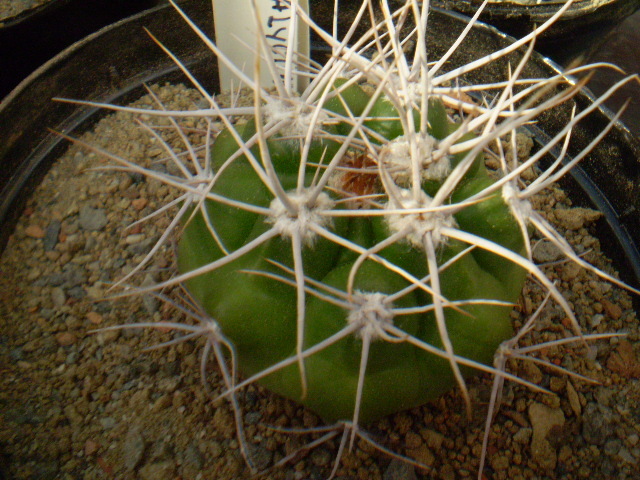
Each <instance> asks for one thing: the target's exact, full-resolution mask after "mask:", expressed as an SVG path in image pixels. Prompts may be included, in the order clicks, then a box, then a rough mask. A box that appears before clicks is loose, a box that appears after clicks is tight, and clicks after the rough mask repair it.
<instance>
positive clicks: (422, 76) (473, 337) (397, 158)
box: [115, 0, 620, 445]
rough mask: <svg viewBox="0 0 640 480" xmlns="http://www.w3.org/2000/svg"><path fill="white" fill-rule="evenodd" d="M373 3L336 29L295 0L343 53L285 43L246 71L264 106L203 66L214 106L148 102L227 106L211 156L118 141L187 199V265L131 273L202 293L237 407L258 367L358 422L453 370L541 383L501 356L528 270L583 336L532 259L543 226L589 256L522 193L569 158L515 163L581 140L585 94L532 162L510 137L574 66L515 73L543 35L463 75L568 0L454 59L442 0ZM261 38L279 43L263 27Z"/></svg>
mask: <svg viewBox="0 0 640 480" xmlns="http://www.w3.org/2000/svg"><path fill="white" fill-rule="evenodd" d="M374 3H376V2H373V1H371V0H363V2H362V5H361V8H360V9H359V10H358V12H357V13H356V15H355V19H354V28H352V29H349V31H348V32H347V33H346V34H345V36H344V37H343V38H341V39H339V38H338V36H337V32H335V31H334V32H331V33H329V32H326V31H324V30H322V29H321V28H320V27H319V26H318V25H316V23H315V22H314V21H313V19H311V18H310V17H309V15H308V14H307V13H306V12H305V11H304V10H303V9H301V8H299V6H298V4H297V2H296V1H295V0H292V1H291V2H290V4H289V8H290V10H291V13H292V14H293V15H297V17H298V19H299V21H300V22H302V23H304V24H306V25H309V26H310V28H312V29H313V31H314V32H315V33H316V34H317V35H318V36H319V37H320V38H321V39H322V40H323V41H325V42H326V44H327V45H328V46H329V47H330V49H331V51H332V55H331V58H330V59H329V60H328V61H327V62H326V63H325V64H324V65H317V64H315V63H314V62H313V61H311V60H310V59H300V58H298V59H295V60H293V58H295V57H293V56H292V57H289V60H288V61H289V62H293V63H291V64H288V65H286V66H285V67H284V68H283V69H282V70H279V69H278V65H277V64H274V67H273V71H274V82H275V88H274V89H273V90H267V89H265V88H263V86H261V85H260V83H259V80H258V79H259V75H258V73H259V72H256V75H255V77H254V78H249V77H246V76H244V75H242V74H239V76H240V80H241V81H242V82H243V83H244V84H245V85H246V86H248V87H249V88H250V89H251V91H252V95H253V100H254V101H253V106H251V107H236V106H231V107H222V106H220V105H219V104H218V102H217V100H216V98H215V97H214V96H212V95H210V94H209V93H208V92H206V91H205V90H204V89H203V88H202V87H200V86H199V85H198V84H197V83H196V87H197V88H199V89H200V90H201V92H202V93H203V96H204V97H205V99H206V100H207V101H208V103H209V108H207V109H202V110H200V111H190V112H188V113H185V112H170V111H156V112H149V111H144V113H146V114H149V113H151V114H156V115H163V116H169V117H171V116H178V115H186V114H188V115H190V116H203V117H205V118H208V119H210V120H209V125H210V129H211V130H213V119H216V120H218V121H221V122H222V123H223V124H224V129H223V130H222V131H221V132H220V133H218V134H217V137H216V139H215V141H214V142H213V144H209V142H207V144H206V154H205V156H204V159H203V158H200V157H198V156H197V155H196V154H195V153H194V152H193V151H192V150H191V149H190V147H189V148H188V149H187V151H188V153H189V155H188V158H189V159H190V163H187V162H185V161H184V160H183V159H182V158H181V157H178V156H177V155H176V153H175V152H173V151H171V150H170V149H168V154H169V155H170V157H171V158H172V159H173V160H174V162H175V164H176V165H177V167H178V172H179V174H176V175H172V174H169V173H161V172H157V171H154V170H151V169H145V168H143V167H141V166H138V165H135V164H132V163H131V162H128V161H127V160H125V159H121V158H115V160H116V161H117V162H118V163H119V164H120V166H121V167H122V166H124V168H126V169H129V170H132V171H136V172H141V173H143V174H145V175H148V176H149V177H152V178H156V179H160V180H161V181H163V182H165V183H166V184H168V185H170V186H172V187H175V188H177V189H178V191H180V192H181V195H180V196H179V200H178V202H177V203H180V204H181V208H180V209H179V211H178V213H177V215H176V217H175V219H174V221H173V222H172V223H171V225H170V228H169V230H168V231H167V233H166V234H165V235H163V237H162V238H161V239H160V240H159V244H161V243H162V242H165V241H166V240H167V238H168V237H169V232H170V231H171V230H172V229H176V230H177V229H178V226H179V225H182V227H181V229H180V232H181V233H180V240H179V247H178V267H179V271H180V273H179V274H177V275H176V276H175V277H173V278H172V279H170V280H168V281H165V282H163V283H161V284H158V285H155V286H152V287H143V288H139V289H137V291H138V292H140V293H149V292H151V291H154V290H159V289H162V288H166V287H169V286H171V285H176V284H184V285H186V287H187V288H188V290H189V291H190V293H191V294H192V295H193V296H194V298H195V299H196V300H197V302H198V304H199V305H200V307H201V308H202V309H203V310H204V311H205V312H206V316H205V317H204V318H202V326H201V327H190V328H189V329H187V331H191V332H192V333H193V332H195V331H199V332H200V333H203V334H206V336H207V338H208V344H207V345H208V347H207V349H206V351H205V355H206V354H207V353H208V352H209V349H210V348H214V349H215V352H216V354H217V358H218V361H219V362H220V364H221V368H222V369H223V373H224V374H225V378H226V380H227V391H226V393H225V394H224V396H225V397H228V398H230V399H231V400H232V401H233V402H234V406H236V408H237V402H236V401H235V393H236V392H237V391H238V390H239V389H241V388H242V387H244V386H246V385H248V384H250V383H252V382H256V381H259V382H261V383H262V384H263V385H265V386H267V387H268V388H270V389H272V390H273V391H275V392H277V393H279V394H281V395H284V396H287V397H289V398H292V399H294V400H296V401H299V402H301V403H303V404H305V405H307V406H308V407H310V408H311V409H312V410H314V411H315V412H317V413H318V414H320V416H322V417H323V418H324V419H325V420H327V421H328V422H336V423H337V424H338V425H340V428H345V429H347V430H349V431H351V433H352V435H351V438H352V439H353V437H354V435H356V434H361V431H360V427H359V425H360V424H364V423H366V422H370V421H372V420H375V419H377V418H380V417H381V416H383V415H386V414H389V413H392V412H396V411H399V410H402V409H406V408H411V407H414V406H418V405H420V404H422V403H424V402H426V401H428V400H430V399H432V398H434V397H435V396H437V395H440V394H441V393H442V392H444V391H446V390H449V389H451V388H452V387H454V386H456V385H457V386H458V387H459V388H460V389H461V391H462V393H463V395H464V398H465V400H466V402H467V406H469V403H470V400H469V396H468V394H467V391H466V383H465V378H466V377H468V376H469V375H470V374H471V373H472V371H485V372H490V373H492V374H494V375H495V377H496V381H498V382H502V381H503V380H504V379H505V378H506V379H511V380H515V381H519V382H521V383H524V384H528V383H527V382H526V381H524V380H520V379H518V378H516V377H514V376H512V375H510V374H509V373H507V372H506V371H504V359H505V358H506V357H507V356H508V355H509V354H510V352H513V351H514V348H516V343H517V341H518V339H519V338H520V336H521V335H522V332H519V333H518V334H517V335H516V336H514V335H513V332H512V327H511V322H510V318H509V312H510V309H511V307H512V305H513V304H514V303H515V302H516V300H517V298H518V296H519V295H520V291H521V289H522V285H523V282H524V278H525V276H526V275H527V274H529V275H531V276H533V277H534V278H535V279H536V280H537V281H538V282H539V283H540V284H541V285H543V286H544V288H545V289H546V290H547V291H548V294H549V297H550V298H552V299H553V300H554V301H556V302H557V303H558V304H559V305H560V306H561V307H562V308H563V309H564V311H565V313H566V315H567V317H568V318H569V319H570V321H571V323H572V325H573V328H574V330H575V333H576V338H575V340H583V339H585V338H587V336H584V335H582V334H581V333H580V329H579V326H578V322H577V320H576V318H575V315H574V313H573V312H572V310H571V308H570V306H569V304H568V302H567V301H566V300H565V299H564V298H563V297H562V295H561V294H560V293H559V292H558V290H557V288H556V287H555V286H554V285H553V283H552V282H551V281H550V280H549V279H548V278H547V277H546V276H545V274H544V273H543V272H542V271H541V269H540V268H539V266H537V265H536V264H535V263H534V262H533V261H532V258H531V247H530V240H529V238H530V236H529V231H530V230H531V229H536V230H537V231H538V232H539V233H541V234H542V235H543V236H544V237H546V238H548V239H549V240H550V241H551V242H553V243H555V244H556V245H557V246H558V247H559V248H560V249H561V250H562V251H563V253H564V254H565V255H566V256H567V258H569V259H570V260H572V261H574V262H576V263H578V264H580V265H581V266H584V267H585V268H589V269H591V270H594V271H595V268H594V267H592V266H590V265H589V264H587V263H586V262H585V261H584V260H582V259H581V258H580V257H579V256H578V255H576V254H575V253H574V252H573V250H572V249H571V247H570V246H569V245H568V243H567V242H566V241H565V240H564V239H562V237H560V236H559V235H558V234H556V233H555V231H554V230H553V227H551V226H550V225H549V224H548V223H547V222H546V221H545V220H544V219H543V218H542V217H541V216H540V215H538V214H537V213H536V212H535V211H534V210H533V209H532V208H531V205H530V204H529V200H528V199H529V198H530V197H531V196H532V195H533V194H535V193H537V192H538V191H539V190H540V189H542V188H544V187H545V186H547V185H549V184H550V183H552V182H554V181H556V180H557V179H558V178H559V177H560V176H561V175H563V174H564V173H565V172H566V171H567V169H568V168H570V166H569V167H561V162H560V160H559V161H558V162H556V163H554V164H553V165H552V166H551V167H550V168H549V169H548V170H547V171H546V172H544V173H543V175H541V177H540V180H539V181H535V182H533V183H531V184H529V185H526V184H524V183H523V182H521V181H520V175H521V174H522V172H524V171H525V170H527V169H528V168H530V167H532V166H534V165H536V164H537V162H538V161H539V159H540V158H541V157H542V156H544V155H545V154H546V153H548V152H549V151H550V149H551V148H553V147H554V146H555V145H562V144H564V143H566V142H568V139H569V137H570V134H571V130H572V128H573V127H574V126H575V125H576V124H577V123H578V122H579V121H580V119H581V118H583V117H584V116H585V115H586V114H588V111H584V112H580V113H578V114H575V115H574V116H573V117H572V118H571V120H570V121H569V122H568V124H567V126H566V128H565V129H563V130H562V131H560V133H558V134H557V135H556V136H555V137H554V138H553V139H552V140H551V142H550V143H549V145H546V146H544V147H542V148H541V149H540V150H539V151H538V152H535V153H532V154H531V155H530V156H529V157H528V159H526V161H524V162H523V163H518V161H517V155H516V150H517V141H516V138H517V133H518V132H519V131H520V130H521V129H522V127H524V126H526V125H527V123H529V122H531V121H533V120H535V119H536V117H537V116H538V115H540V114H541V113H542V112H545V111H548V110H550V109H553V108H554V107H556V106H557V105H558V104H561V103H563V102H567V101H569V100H570V99H571V98H572V96H573V95H575V94H576V92H577V91H579V89H580V88H581V85H580V84H574V83H572V82H568V81H567V79H568V77H567V76H565V75H558V76H556V77H553V78H548V79H533V80H531V79H527V78H522V76H521V75H522V71H523V69H524V67H525V65H526V63H527V62H528V61H529V58H530V55H531V52H532V47H531V46H530V47H529V48H528V50H527V51H526V52H524V53H523V54H522V55H521V57H520V60H519V62H518V63H517V64H515V65H513V66H512V68H513V71H510V72H508V75H507V76H506V79H505V80H504V81H498V82H495V83H493V84H482V85H473V84H469V83H464V82H463V81H462V80H461V78H462V76H463V75H464V74H467V73H468V72H469V71H472V70H474V69H476V68H480V67H482V66H484V65H487V64H489V63H491V62H493V61H495V60H496V59H497V58H501V57H504V56H506V55H507V54H509V53H511V52H513V51H515V50H517V49H518V48H520V47H521V46H522V45H525V44H527V43H528V42H531V39H532V38H534V37H535V35H536V34H538V33H540V32H541V31H543V30H544V29H545V28H547V27H548V25H550V24H551V23H553V21H555V19H556V18H557V17H558V16H559V15H561V14H562V12H563V11H564V9H566V8H568V6H569V5H570V3H571V2H568V3H567V4H566V5H565V6H563V7H562V8H561V9H560V10H559V12H558V14H557V15H555V16H554V17H552V19H551V20H550V21H549V22H547V23H545V24H544V25H542V26H541V27H539V28H538V29H537V30H536V32H534V33H533V34H532V35H530V36H528V37H525V38H524V39H522V40H520V41H518V42H516V43H515V44H513V45H511V46H508V47H505V48H503V49H502V50H499V51H497V52H494V53H493V54H492V55H490V56H486V57H482V58H479V59H474V60H473V61H471V62H469V63H468V64H466V65H463V66H461V67H459V68H455V69H453V70H450V71H448V72H445V71H444V70H443V69H444V66H445V64H446V62H447V60H448V59H449V57H450V56H451V55H452V53H453V51H454V50H455V49H456V48H457V46H458V43H459V42H455V43H454V44H453V46H452V47H451V49H450V50H449V51H448V52H446V53H445V54H444V56H442V57H441V58H439V59H436V60H435V62H434V61H431V62H429V61H427V53H428V52H427V51H426V47H425V45H426V38H427V28H428V22H427V19H428V15H429V2H427V1H424V2H419V1H417V0H406V1H404V2H400V3H401V4H400V5H399V7H398V8H397V9H396V10H394V11H392V10H391V8H390V6H389V3H390V2H386V1H383V2H381V7H380V8H379V9H378V8H376V7H375V5H374ZM176 8H178V7H177V6H176ZM185 19H186V21H189V22H190V20H189V19H188V18H187V17H186V16H185ZM366 19H369V21H370V26H369V27H367V28H365V29H364V33H361V34H359V36H357V37H356V35H355V33H354V32H355V31H356V29H355V26H360V25H362V24H364V23H365V20H366ZM474 22H475V19H474V20H472V21H471V23H470V25H473V23H474ZM192 25H193V24H192ZM193 28H194V29H195V30H196V31H198V32H199V30H198V29H197V27H196V26H195V25H193ZM199 33H200V35H201V36H202V37H203V38H205V36H204V34H203V33H202V32H199ZM462 35H463V37H464V35H466V31H465V32H463V34H462ZM205 40H206V41H207V42H208V44H209V45H210V46H211V47H212V48H213V49H214V51H215V52H216V53H217V54H218V55H221V53H220V52H218V51H217V49H215V45H213V44H212V42H211V41H209V40H208V39H206V38H205ZM257 41H258V44H259V46H260V48H261V49H262V54H263V55H264V56H265V57H266V58H270V52H269V50H268V45H267V44H266V42H265V41H264V39H261V38H258V39H257ZM410 45H413V46H414V48H409V46H410ZM530 45H532V43H531V44H530ZM181 67H182V66H181ZM182 68H184V67H182ZM256 68H259V67H256ZM584 68H585V67H583V69H584ZM296 69H298V71H296ZM579 70H580V69H577V70H576V72H577V71H579ZM291 72H296V73H299V74H303V75H308V76H309V78H310V82H309V85H308V87H307V88H306V89H305V90H304V91H303V92H301V93H299V94H298V93H295V92H292V90H291V88H290V85H291V84H292V83H293V82H292V79H291V78H287V75H290V74H291ZM569 73H571V72H569ZM459 79H460V81H458V80H459ZM560 84H565V88H556V87H557V86H558V85H560ZM612 91H613V90H612ZM609 94H610V92H608V93H607V94H605V96H603V98H602V99H599V100H597V101H596V102H595V103H594V106H593V108H597V106H598V105H599V104H600V103H601V102H602V101H603V100H604V99H605V98H606V96H608V95H609ZM481 96H484V97H483V98H484V99H482V98H481ZM473 98H476V100H474V99H473ZM232 118H234V119H237V118H241V120H239V121H236V120H234V121H232ZM209 133H211V132H209ZM501 141H506V144H507V145H509V146H510V147H509V148H510V149H511V152H510V153H511V154H512V158H513V160H512V161H507V159H506V153H505V152H504V151H503V150H502V146H501V145H502V144H501V143H500V142H501ZM496 145H498V146H499V148H498V149H497V150H498V152H497V153H495V148H493V150H492V147H495V146H496ZM587 153H588V150H585V151H583V152H581V153H580V154H579V155H577V156H576V159H577V160H579V159H580V158H582V157H583V156H585V155H586V154H587ZM487 155H489V156H491V157H492V158H496V157H497V158H498V160H499V162H500V168H499V169H498V171H495V172H490V171H488V170H487V168H486V167H485V162H484V161H485V157H486V156H487ZM563 155H564V150H563ZM577 160H576V161H577ZM157 248H158V246H156V248H154V249H153V250H152V252H151V253H150V254H149V255H148V256H147V258H145V260H144V261H143V262H142V263H141V264H140V265H139V266H138V267H137V269H136V270H134V272H132V274H134V273H135V272H136V271H138V270H140V269H141V268H143V266H144V265H145V264H146V263H147V261H148V260H149V258H151V256H152V255H153V253H154V252H155V251H156V250H157ZM597 273H598V274H599V275H600V276H601V277H604V278H607V279H608V280H611V281H613V282H614V283H617V284H620V282H619V281H618V280H616V279H614V278H612V277H610V276H609V275H607V274H605V273H603V272H599V271H598V272H597ZM128 278H129V277H127V278H126V279H123V280H127V279H128ZM533 319H535V316H534V317H533ZM533 319H532V320H531V322H533ZM144 325H145V326H148V325H149V324H144ZM151 325H153V324H151ZM176 328H178V327H177V326H176ZM198 328H199V330H198ZM526 328H529V326H527V327H526ZM525 330H526V329H523V331H525ZM514 342H515V343H514ZM222 346H226V348H227V350H228V351H229V352H230V357H231V358H230V360H231V362H232V365H233V368H232V369H231V370H229V369H228V368H227V366H226V364H227V362H228V359H227V358H226V357H225V355H223V354H222V353H221V347H222ZM494 359H495V365H496V366H495V367H492V366H490V365H491V362H492V361H493V360H494ZM236 365H237V367H238V369H239V370H240V372H241V373H242V374H243V375H244V377H245V379H244V380H242V381H241V382H238V381H237V379H236V376H235V366H236ZM494 400H495V397H494ZM236 412H237V410H236ZM237 418H238V427H239V432H240V433H241V431H242V429H241V421H240V420H239V418H240V417H239V415H238V417H237ZM241 444H242V445H244V443H243V442H241Z"/></svg>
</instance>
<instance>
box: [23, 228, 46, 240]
mask: <svg viewBox="0 0 640 480" xmlns="http://www.w3.org/2000/svg"><path fill="white" fill-rule="evenodd" d="M24 233H25V235H27V237H31V238H44V236H45V232H44V230H43V229H42V227H40V226H38V225H29V226H28V227H27V228H25V229H24Z"/></svg>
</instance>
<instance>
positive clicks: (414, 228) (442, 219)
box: [384, 189, 456, 248]
mask: <svg viewBox="0 0 640 480" xmlns="http://www.w3.org/2000/svg"><path fill="white" fill-rule="evenodd" d="M396 196H397V197H399V198H398V199H396V198H394V197H392V196H390V197H389V198H390V201H389V203H387V204H386V205H385V209H387V210H414V209H427V208H429V207H430V206H431V197H430V196H429V195H427V194H426V193H425V192H424V191H422V190H421V191H420V198H419V199H418V200H417V201H416V200H415V198H414V196H413V192H412V191H411V190H407V189H399V190H398V192H397V195H396ZM384 218H385V220H386V221H387V225H388V226H389V229H390V230H391V232H392V233H397V232H406V234H405V236H404V238H405V239H406V240H407V241H408V242H409V243H411V244H412V245H414V246H416V247H419V248H422V246H423V245H424V242H423V240H424V237H425V235H429V234H430V235H431V238H432V240H433V244H434V246H435V247H437V246H438V245H440V244H441V243H442V242H444V241H446V237H443V236H442V233H441V231H440V230H441V229H442V227H450V228H453V227H455V226H456V220H455V218H453V215H451V214H450V213H444V212H424V213H397V212H393V213H389V214H388V215H385V216H384Z"/></svg>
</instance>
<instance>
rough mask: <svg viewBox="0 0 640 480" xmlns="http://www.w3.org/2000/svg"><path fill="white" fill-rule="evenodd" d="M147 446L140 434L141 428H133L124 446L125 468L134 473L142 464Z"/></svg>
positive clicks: (128, 433)
mask: <svg viewBox="0 0 640 480" xmlns="http://www.w3.org/2000/svg"><path fill="white" fill-rule="evenodd" d="M146 446H147V444H146V442H145V439H144V437H143V436H142V433H141V432H140V428H139V427H137V426H134V427H131V428H130V429H129V431H128V432H127V434H126V436H125V439H124V446H123V452H124V454H125V458H124V466H125V468H126V469H127V471H129V472H132V471H133V470H135V469H136V467H137V466H138V465H139V464H140V462H141V461H142V457H143V455H144V451H145V448H146ZM158 478H161V477H158Z"/></svg>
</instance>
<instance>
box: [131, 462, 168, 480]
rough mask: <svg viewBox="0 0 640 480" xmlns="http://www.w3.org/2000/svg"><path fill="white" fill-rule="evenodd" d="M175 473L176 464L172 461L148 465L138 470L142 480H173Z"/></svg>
mask: <svg viewBox="0 0 640 480" xmlns="http://www.w3.org/2000/svg"><path fill="white" fill-rule="evenodd" d="M175 473H176V464H175V462H174V461H173V460H164V461H162V462H157V463H150V464H148V465H145V466H144V467H142V468H141V469H140V471H139V472H138V475H139V476H140V478H141V479H142V480H158V479H160V478H173V477H174V476H175Z"/></svg>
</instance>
